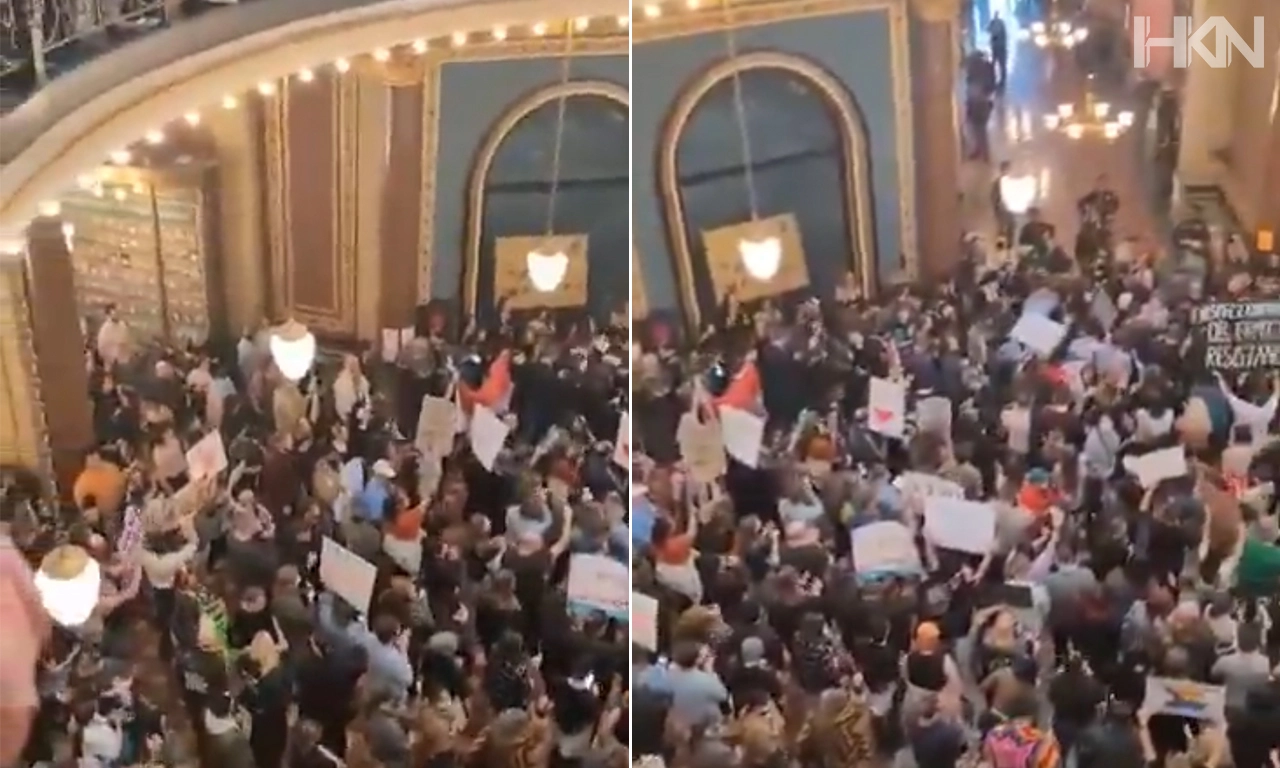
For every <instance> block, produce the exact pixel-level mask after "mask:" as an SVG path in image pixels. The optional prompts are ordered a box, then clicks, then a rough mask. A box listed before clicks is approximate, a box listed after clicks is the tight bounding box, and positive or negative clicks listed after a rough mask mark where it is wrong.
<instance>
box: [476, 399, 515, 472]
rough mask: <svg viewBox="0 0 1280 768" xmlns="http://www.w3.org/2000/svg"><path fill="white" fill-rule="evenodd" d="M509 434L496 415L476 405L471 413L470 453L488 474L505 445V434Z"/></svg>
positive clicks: (505, 425) (503, 422)
mask: <svg viewBox="0 0 1280 768" xmlns="http://www.w3.org/2000/svg"><path fill="white" fill-rule="evenodd" d="M510 432H511V427H508V426H507V423H506V422H505V421H503V420H502V419H501V418H499V417H498V414H496V413H494V412H493V411H491V410H489V409H488V408H485V407H484V406H483V405H477V406H476V407H475V410H474V411H472V412H471V430H470V436H471V452H472V453H474V454H475V455H476V459H477V460H479V462H480V464H481V465H482V466H483V467H484V468H485V469H487V470H489V471H490V472H492V471H493V465H494V462H496V461H497V460H498V454H499V453H501V452H502V446H503V445H505V444H506V442H507V434H508V433H510Z"/></svg>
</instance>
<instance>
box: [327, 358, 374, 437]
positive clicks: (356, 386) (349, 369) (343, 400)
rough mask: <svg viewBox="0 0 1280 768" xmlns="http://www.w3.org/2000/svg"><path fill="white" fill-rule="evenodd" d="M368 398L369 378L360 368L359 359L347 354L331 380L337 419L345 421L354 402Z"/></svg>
mask: <svg viewBox="0 0 1280 768" xmlns="http://www.w3.org/2000/svg"><path fill="white" fill-rule="evenodd" d="M368 399H369V380H368V379H367V378H365V375H364V371H362V370H361V369H360V360H359V359H358V358H357V357H356V356H355V355H347V356H346V357H344V358H343V360H342V372H341V373H339V374H338V378H337V379H335V380H334V382H333V405H334V410H336V411H337V412H338V420H339V421H342V422H346V420H347V419H349V418H351V412H352V411H354V410H355V407H356V404H357V403H359V402H361V401H368Z"/></svg>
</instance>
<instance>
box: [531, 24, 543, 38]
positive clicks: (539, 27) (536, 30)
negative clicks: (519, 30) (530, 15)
mask: <svg viewBox="0 0 1280 768" xmlns="http://www.w3.org/2000/svg"><path fill="white" fill-rule="evenodd" d="M529 31H530V32H532V33H533V34H535V35H537V36H538V37H542V36H543V35H545V34H547V22H545V21H540V22H538V23H537V24H534V25H533V26H532V27H529Z"/></svg>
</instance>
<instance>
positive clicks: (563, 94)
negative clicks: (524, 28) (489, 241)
mask: <svg viewBox="0 0 1280 768" xmlns="http://www.w3.org/2000/svg"><path fill="white" fill-rule="evenodd" d="M575 96H599V97H603V98H606V99H610V100H612V101H615V102H617V103H618V104H621V105H622V106H624V107H626V108H627V109H628V110H630V108H631V104H630V97H629V94H628V93H627V89H626V88H625V87H623V86H621V85H618V84H617V83H611V82H608V81H606V80H573V81H570V82H568V83H563V84H561V83H556V84H555V85H551V86H547V87H546V88H542V89H540V90H538V91H535V92H533V93H531V94H529V95H528V96H526V97H524V98H523V99H521V100H520V101H518V102H516V103H515V104H513V105H511V107H509V108H508V109H507V111H506V112H504V113H502V115H501V116H500V117H499V118H498V119H497V121H496V122H494V124H493V127H492V128H491V129H490V130H489V135H488V137H487V138H486V139H485V142H484V144H482V145H481V146H480V150H479V152H478V153H477V155H476V157H477V160H476V164H475V166H474V167H473V168H472V170H471V184H470V187H471V189H470V194H469V196H468V202H469V205H468V208H467V243H466V250H465V251H464V254H465V256H464V260H463V264H462V270H463V280H464V282H465V286H464V292H463V299H464V301H465V303H464V304H463V308H464V311H465V312H467V313H468V314H474V313H475V311H476V304H477V302H478V301H479V296H480V269H479V266H480V258H481V253H480V240H481V236H482V234H483V228H484V184H485V180H486V179H487V178H489V170H490V169H491V168H492V166H493V160H494V157H495V156H496V155H497V154H498V150H499V149H500V148H501V147H502V143H503V142H504V141H506V138H507V136H508V134H510V133H511V132H512V131H513V130H515V128H516V126H518V125H519V124H520V123H521V122H522V121H523V120H524V119H525V118H526V117H528V116H529V115H530V114H531V113H532V112H533V111H534V110H536V109H537V108H538V107H541V106H542V105H544V104H548V103H551V102H553V101H556V100H557V99H561V98H573V97H575Z"/></svg>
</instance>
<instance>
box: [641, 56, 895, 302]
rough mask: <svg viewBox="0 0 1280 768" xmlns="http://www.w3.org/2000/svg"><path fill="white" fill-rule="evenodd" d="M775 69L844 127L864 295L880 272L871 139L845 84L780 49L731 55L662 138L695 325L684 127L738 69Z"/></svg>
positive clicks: (670, 206)
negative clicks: (806, 87)
mask: <svg viewBox="0 0 1280 768" xmlns="http://www.w3.org/2000/svg"><path fill="white" fill-rule="evenodd" d="M761 69H771V70H781V71H784V72H790V73H792V74H794V75H796V76H797V77H799V78H801V79H802V80H804V81H805V82H807V83H808V84H810V85H812V86H814V87H815V88H817V89H818V92H819V95H820V96H821V98H822V99H823V101H825V102H826V103H827V106H828V107H829V108H830V109H831V110H832V111H833V112H834V113H835V114H834V117H835V118H836V123H837V127H838V128H839V131H840V139H841V154H842V155H843V157H844V173H842V174H841V176H842V177H843V181H844V185H845V189H844V192H845V199H846V200H849V201H852V203H853V215H852V216H845V221H846V222H847V223H848V226H849V232H848V234H849V242H850V243H852V244H853V246H854V249H855V250H856V251H857V254H856V255H855V254H850V267H852V268H853V270H854V271H855V272H856V274H857V275H858V278H859V280H860V281H861V285H862V291H863V295H867V296H869V295H871V292H872V290H873V288H874V280H875V272H876V250H875V238H874V237H873V234H872V233H873V226H874V222H873V220H872V215H871V178H870V171H869V169H868V165H869V157H868V150H869V147H868V139H867V135H866V129H865V128H864V127H863V125H864V124H863V121H862V116H861V114H860V112H859V110H858V106H857V104H856V103H855V102H854V100H853V97H852V96H850V95H849V92H848V91H847V90H846V89H845V87H844V85H843V84H841V83H840V81H839V80H837V79H836V78H835V76H834V75H832V74H830V73H829V72H827V71H826V70H825V69H823V68H822V67H820V66H818V65H817V64H814V63H813V62H811V61H808V60H805V59H802V58H800V57H798V56H792V55H790V54H786V53H778V52H775V51H760V52H756V53H748V54H743V55H740V56H738V57H737V58H735V59H726V60H724V61H721V62H720V63H718V64H716V65H714V66H712V67H711V68H710V69H707V70H706V71H704V72H703V73H702V74H701V75H699V76H698V78H697V79H696V80H694V81H693V82H692V83H690V84H689V86H688V87H687V88H686V89H685V90H684V92H683V93H682V94H681V95H680V98H679V100H678V101H677V102H676V106H675V109H674V111H673V112H672V114H671V118H670V119H669V120H668V121H667V127H666V130H665V131H664V132H663V137H662V150H661V152H662V160H661V164H660V167H659V171H658V174H659V185H660V188H661V189H662V201H663V207H664V209H665V213H666V220H667V231H668V234H669V235H670V238H671V246H672V255H673V256H674V258H675V262H676V274H677V276H678V277H679V280H680V287H681V290H682V291H683V293H684V297H683V298H684V305H685V314H686V316H687V317H688V318H689V319H690V321H691V324H692V325H693V326H694V327H698V326H699V325H700V324H701V315H702V313H701V308H700V307H699V306H698V298H697V296H698V294H697V289H696V287H695V282H694V272H693V253H692V250H691V249H690V248H689V224H688V222H687V221H686V220H685V215H684V201H683V199H682V197H681V195H680V176H679V167H678V163H677V161H676V157H677V151H678V149H679V144H680V140H681V138H682V137H683V136H684V131H685V128H686V127H687V126H688V123H689V120H690V119H691V118H692V116H693V113H694V111H695V110H696V109H697V107H698V105H699V104H701V103H702V100H703V98H705V97H706V95H707V93H708V92H710V90H711V89H712V88H713V87H715V85H716V84H717V83H721V82H723V81H725V80H727V79H729V78H731V77H733V76H734V74H735V73H739V72H748V71H752V70H761Z"/></svg>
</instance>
